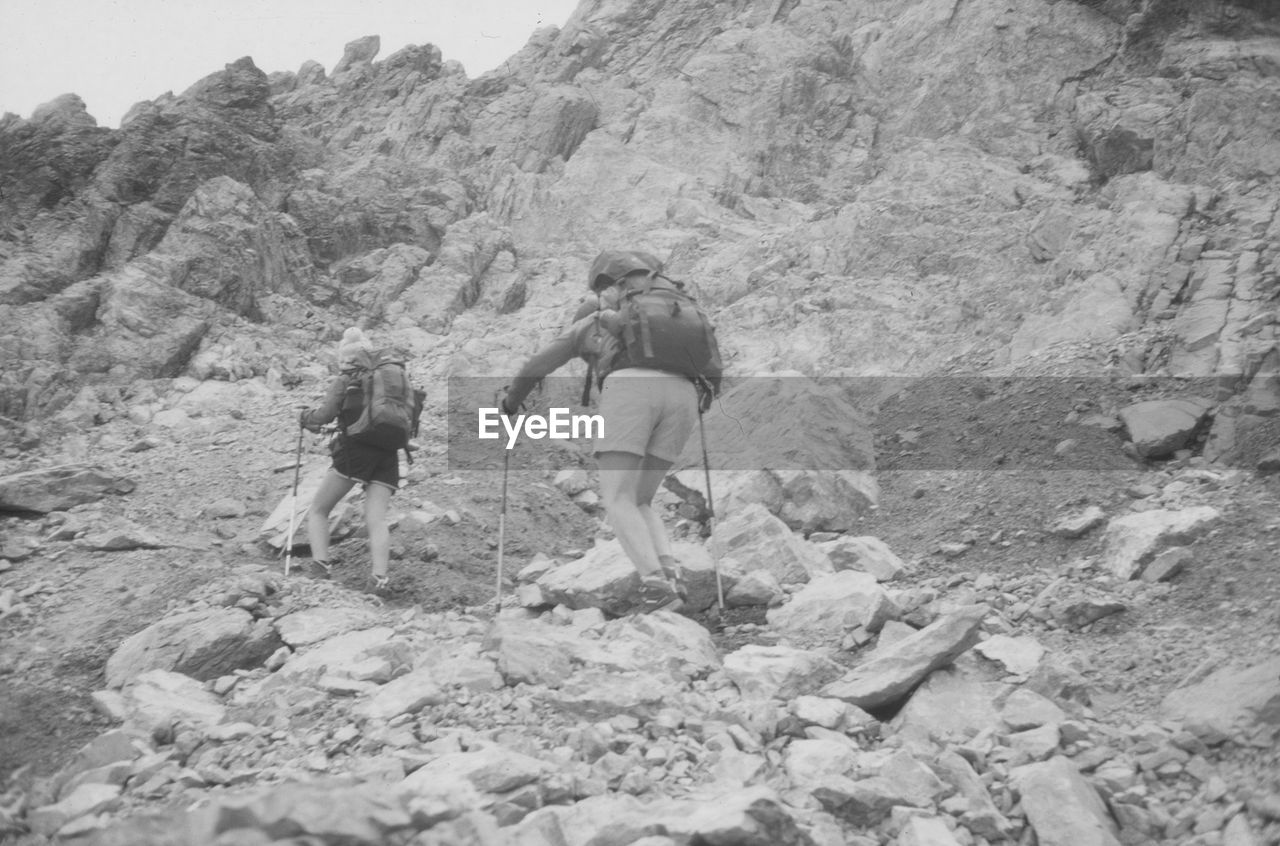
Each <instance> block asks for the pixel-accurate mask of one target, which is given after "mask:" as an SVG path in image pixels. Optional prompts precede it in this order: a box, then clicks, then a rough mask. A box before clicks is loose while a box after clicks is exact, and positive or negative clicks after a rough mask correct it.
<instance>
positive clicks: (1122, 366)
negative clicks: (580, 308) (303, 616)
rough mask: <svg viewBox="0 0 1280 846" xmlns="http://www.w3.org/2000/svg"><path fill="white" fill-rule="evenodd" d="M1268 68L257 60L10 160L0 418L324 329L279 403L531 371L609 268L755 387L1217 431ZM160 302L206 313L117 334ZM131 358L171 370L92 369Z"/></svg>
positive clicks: (1238, 319)
mask: <svg viewBox="0 0 1280 846" xmlns="http://www.w3.org/2000/svg"><path fill="white" fill-rule="evenodd" d="M1278 33H1280V20H1278V19H1277V16H1276V14H1275V12H1274V10H1273V9H1272V7H1271V6H1270V5H1268V4H1265V3H1247V2H1240V3H1215V4H1209V5H1207V6H1202V5H1200V4H1185V3H1173V2H1160V1H1159V0H1146V2H1142V3H1138V2H1128V3H1126V2H1121V0H1109V2H1105V3H1097V2H1065V0H1064V2H1036V3H1031V4H1018V5H1016V6H1014V7H1011V6H1010V5H1009V4H1005V3H998V2H994V0H991V1H990V2H988V0H919V2H911V3H906V4H903V3H888V2H860V3H847V2H836V0H825V1H824V0H805V2H794V0H755V2H751V1H750V0H736V1H735V2H709V0H680V2H655V1H654V0H648V2H645V1H644V0H636V2H613V1H612V0H598V1H597V0H587V1H586V2H584V3H583V4H582V5H581V6H580V7H579V9H578V10H577V12H576V13H575V14H574V15H573V17H572V18H571V19H570V20H569V22H568V23H567V24H566V25H565V27H564V28H563V29H559V30H557V29H555V28H548V29H545V30H541V31H539V32H537V33H535V34H534V35H533V37H532V38H531V39H530V41H529V43H528V45H527V46H526V47H525V48H524V49H523V50H521V51H520V52H519V53H518V54H516V55H515V56H513V57H512V58H511V59H510V61H509V62H508V63H506V65H504V67H503V68H502V69H500V70H498V71H495V72H492V73H490V74H487V75H485V76H483V77H481V78H479V79H475V80H470V79H467V78H466V77H465V75H464V74H463V73H462V72H461V68H460V67H459V66H458V65H457V64H456V63H450V62H448V61H444V60H443V58H442V56H441V55H440V51H439V50H438V49H437V48H435V47H433V46H431V45H425V46H420V47H408V48H405V49H404V50H401V51H400V52H398V53H396V54H395V55H392V56H389V57H387V58H386V59H385V60H382V61H376V60H375V59H376V56H377V53H378V47H379V45H378V40H377V38H376V37H370V38H365V39H360V40H358V41H354V42H352V44H351V45H349V46H348V49H347V52H346V54H345V55H344V56H343V58H342V59H341V60H340V61H339V62H338V63H337V65H335V66H334V68H333V69H332V71H331V72H328V73H326V72H325V70H324V69H323V68H322V67H321V66H319V65H318V64H315V63H310V62H309V63H307V64H306V65H304V66H303V67H302V68H300V69H299V70H298V71H297V72H296V73H275V74H272V75H270V76H268V75H266V74H264V73H263V72H262V71H261V70H259V69H258V68H256V67H255V66H254V64H253V62H252V61H251V60H250V59H248V58H245V59H240V60H239V61H237V62H234V63H233V64H230V65H228V66H227V68H226V69H225V70H224V71H221V72H218V73H215V74H213V75H211V76H210V77H208V78H207V79H205V80H203V81H201V82H200V83H198V84H196V85H195V86H193V87H192V88H191V89H190V90H188V91H186V92H184V93H183V94H182V95H181V96H177V97H166V98H162V99H161V100H158V101H155V102H152V103H143V104H140V105H139V106H138V107H136V108H135V109H134V110H133V111H132V112H131V113H130V114H129V115H128V116H127V118H126V120H125V121H124V124H123V126H122V127H121V129H120V130H118V131H112V130H103V129H99V128H97V127H95V126H94V125H93V121H92V119H91V118H90V117H89V116H88V115H86V114H85V112H84V108H83V104H81V103H80V102H79V101H78V99H76V98H74V97H66V98H62V99H60V100H59V101H55V102H54V103H51V104H49V105H48V106H46V107H43V108H42V109H40V110H37V112H36V113H35V114H34V115H32V116H31V117H30V119H27V120H22V119H18V118H16V117H14V116H6V118H5V119H4V122H3V123H2V124H0V138H3V145H2V146H0V149H2V150H3V151H4V152H3V154H0V172H2V173H3V178H4V183H5V186H6V188H5V192H4V197H3V198H2V199H0V231H3V240H2V241H0V303H3V305H0V310H2V312H3V313H2V314H0V323H2V324H3V325H4V326H5V327H7V328H6V330H4V332H3V336H2V337H0V349H2V350H3V365H0V366H2V368H3V370H2V373H0V380H2V381H0V413H2V414H3V415H4V416H7V417H10V418H13V419H16V420H24V419H32V418H41V417H45V416H47V415H49V414H50V413H52V412H55V411H56V410H57V409H58V408H60V407H62V406H64V405H65V404H66V403H67V402H69V401H70V399H71V398H72V396H73V395H74V392H75V390H76V388H77V386H79V385H82V384H85V383H89V384H92V383H98V382H102V381H103V380H109V381H111V382H112V383H114V384H124V383H127V382H128V381H129V380H130V379H132V378H142V379H148V378H156V377H165V376H172V375H177V374H178V373H181V372H182V371H183V369H184V367H185V366H186V364H187V362H188V361H189V359H190V357H191V356H192V355H193V354H194V353H196V352H197V351H198V350H199V349H200V344H201V343H204V344H205V345H206V346H210V345H214V344H217V343H225V341H226V339H227V337H228V336H229V335H231V336H234V335H237V334H245V333H248V334H250V335H253V334H254V333H255V332H256V331H257V330H255V329H254V327H253V325H252V324H253V322H255V321H256V322H262V321H266V322H267V323H270V322H272V321H274V320H280V319H284V318H283V317H282V316H283V315H286V314H294V315H296V313H297V312H299V311H300V310H310V313H312V314H313V315H314V316H315V319H317V320H320V321H321V322H320V323H318V324H317V323H313V324H308V325H307V327H306V329H305V330H303V329H298V331H297V332H296V333H295V334H294V335H292V336H290V335H289V333H287V332H286V333H275V337H274V338H269V337H268V338H266V342H268V343H267V351H266V352H264V353H263V354H262V355H261V356H260V357H259V359H258V360H257V361H255V362H254V363H253V364H252V365H250V366H249V370H250V371H251V372H257V373H258V374H259V375H262V374H264V373H265V372H266V371H267V370H268V369H269V368H271V367H273V366H274V367H276V368H277V370H282V371H289V370H290V368H291V367H293V366H296V356H294V355H293V353H295V352H296V351H297V350H298V349H299V347H300V345H301V348H302V349H303V350H305V349H306V346H307V345H308V344H310V343H312V342H313V341H314V340H315V336H316V335H317V334H320V335H322V336H323V335H324V334H325V332H330V333H331V332H332V325H336V323H335V324H331V325H327V326H326V324H324V321H323V318H324V317H327V316H328V317H333V318H334V319H335V320H337V319H341V318H347V317H349V316H351V315H352V314H360V315H363V320H364V321H365V322H366V323H367V324H369V325H372V326H375V327H377V328H380V329H382V328H386V329H388V330H390V331H393V332H394V333H396V335H397V337H398V338H399V340H400V341H401V342H402V343H405V344H407V345H409V346H411V347H412V348H413V349H414V350H415V351H416V352H418V353H419V355H420V357H421V360H422V361H423V362H424V366H425V367H426V368H427V369H429V371H430V375H431V376H440V375H444V374H446V373H455V374H456V373H490V372H503V371H505V370H506V369H509V367H510V366H511V365H512V364H513V363H514V362H515V361H516V360H518V359H519V358H520V357H522V356H523V355H524V354H525V353H526V352H527V351H528V350H529V349H530V348H532V347H533V346H534V345H535V344H536V343H537V342H538V341H539V340H540V339H541V338H544V337H545V336H546V333H547V332H548V331H550V329H551V327H553V326H554V325H556V324H558V323H559V322H561V321H562V320H563V318H564V315H565V311H566V309H567V308H568V307H569V306H570V305H571V304H572V303H573V302H575V301H576V300H577V299H578V297H579V294H580V290H581V289H580V280H581V278H582V273H583V269H584V267H585V264H586V262H587V261H589V260H590V258H591V257H592V256H593V255H594V254H595V252H596V251H597V250H598V249H600V248H602V247H607V246H618V245H635V246H640V247H644V248H646V249H650V250H653V251H655V252H657V253H659V254H661V255H663V256H664V257H669V267H670V270H671V272H672V275H674V276H677V277H680V278H686V279H688V280H690V281H692V282H694V283H695V284H696V287H697V290H698V292H699V293H700V295H701V296H702V297H703V298H704V299H705V300H706V301H707V302H708V303H709V305H710V306H711V308H712V309H713V311H714V312H715V313H716V314H717V316H718V321H719V323H720V324H721V325H722V326H723V333H722V334H723V336H724V338H725V340H726V343H727V346H728V348H729V350H730V358H731V362H730V364H731V366H732V367H733V368H734V369H735V371H736V372H739V373H758V372H765V371H770V370H799V371H801V372H805V373H809V374H814V375H819V374H821V375H854V374H879V373H894V374H918V373H926V372H932V371H935V370H937V369H938V368H940V367H943V366H944V365H946V364H947V363H948V362H950V365H949V366H953V367H963V368H964V369H968V370H980V369H982V368H989V367H992V366H1004V365H1009V366H1013V367H1015V368H1017V367H1023V366H1025V365H1027V364H1028V363H1029V362H1032V361H1034V360H1035V358H1036V357H1037V356H1040V355H1043V353H1044V351H1045V350H1046V349H1048V348H1050V347H1054V346H1055V345H1056V348H1057V349H1058V352H1057V353H1055V354H1054V357H1053V360H1054V361H1059V362H1060V363H1061V364H1062V365H1063V366H1066V367H1068V369H1077V370H1083V371H1092V370H1098V369H1099V368H1100V367H1102V366H1103V365H1106V364H1108V363H1110V364H1111V365H1112V366H1113V368H1119V372H1122V373H1153V374H1157V373H1159V374H1176V375H1189V376H1208V377H1215V378H1216V379H1217V380H1218V382H1219V383H1220V385H1221V389H1222V393H1223V396H1222V397H1220V398H1225V396H1227V395H1229V394H1232V393H1237V392H1241V391H1244V390H1245V388H1246V386H1247V385H1248V384H1249V383H1250V381H1251V379H1252V377H1253V375H1254V374H1255V373H1256V372H1258V370H1259V368H1260V367H1263V366H1264V365H1265V367H1266V368H1267V370H1266V371H1264V372H1269V371H1270V369H1272V365H1273V364H1274V363H1275V360H1276V358H1277V354H1276V352H1275V329H1274V322H1273V317H1274V311H1273V309H1272V308H1271V305H1270V302H1271V296H1272V295H1273V293H1274V292H1275V289H1276V284H1277V280H1276V273H1277V271H1276V256H1277V252H1278V250H1280V248H1277V247H1276V237H1275V236H1276V235H1277V233H1278V232H1280V221H1277V218H1276V202H1275V191H1274V184H1275V178H1276V175H1277V171H1280V141H1278V140H1277V138H1278V137H1280V134H1278V133H1277V129H1278V128H1280V126H1277V123H1280V117H1277V116H1278V115H1280V109H1277V108H1275V100H1276V97H1277V96H1278V95H1277V94H1276V93H1275V92H1276V88H1275V77H1276V75H1277V74H1278V73H1280V35H1278ZM149 285H161V286H163V287H164V288H165V289H166V291H168V289H176V290H173V291H170V292H168V293H166V295H165V297H167V298H170V299H171V298H174V297H182V296H194V297H195V298H197V299H198V300H200V301H202V302H203V301H212V302H213V303H215V304H216V307H215V308H213V309H212V310H210V308H209V307H208V306H207V305H204V304H194V302H193V305H192V306H191V307H190V308H189V309H186V311H187V313H188V316H189V317H190V319H191V320H192V321H193V324H192V325H191V326H190V327H188V328H186V329H184V330H183V331H176V330H174V331H167V332H165V333H162V334H161V335H155V334H151V333H147V332H145V331H139V329H138V328H137V327H134V326H130V325H128V324H127V322H126V323H122V324H119V325H116V324H111V323H110V320H111V314H112V308H113V306H112V303H113V302H114V301H115V300H116V299H117V298H119V297H122V296H129V295H130V294H129V292H132V291H135V289H136V288H137V287H138V286H143V287H145V286H149ZM165 297H160V298H157V299H156V302H157V303H162V302H163V301H164V300H165ZM141 298H142V299H143V300H146V301H150V300H151V299H152V298H151V297H149V296H142V297H141ZM289 303H293V305H289ZM104 321H106V322H104ZM246 321H248V322H246ZM295 322H296V321H295ZM17 327H22V331H15V329H16V328H17ZM103 327H106V328H105V329H104V328H103ZM104 331H106V332H112V333H116V334H117V335H120V334H121V333H122V335H123V337H118V338H117V339H116V340H115V341H114V343H115V344H116V345H120V344H125V345H126V346H127V345H128V343H136V344H138V345H140V346H142V347H143V348H146V349H147V353H146V354H145V355H141V356H137V357H131V356H128V355H124V356H122V357H121V359H120V360H119V361H118V362H113V363H111V364H109V365H107V366H101V362H100V363H99V366H97V367H95V368H93V369H92V370H91V371H86V369H85V368H84V367H81V366H80V365H79V362H83V361H85V360H86V359H96V358H97V350H98V347H99V345H100V341H99V338H100V337H101V336H102V334H103V332H104ZM262 334H263V335H264V336H265V335H268V334H271V333H262ZM129 339H132V340H131V341H130V340H129ZM286 341H287V342H286ZM273 343H274V346H273V345H272V344H273ZM1064 344H1065V345H1066V346H1063V345H1064ZM1072 344H1074V345H1075V346H1072ZM1072 361H1074V363H1072V364H1069V365H1068V363H1069V362H1072ZM1055 366H1056V365H1055ZM1268 391H1271V392H1274V391H1272V389H1270V388H1268ZM1255 393H1257V391H1255ZM1268 402H1274V400H1267V399H1266V398H1257V397H1255V398H1254V399H1251V400H1249V402H1248V405H1249V407H1250V409H1253V410H1258V409H1263V408H1264V406H1266V405H1267V403H1268ZM1242 413H1243V412H1242ZM1229 416H1230V414H1227V413H1224V414H1223V415H1222V417H1223V419H1226V418H1227V417H1229ZM1250 422H1251V423H1256V421H1250ZM1220 434H1222V432H1221V430H1220ZM1229 435H1230V433H1229V432H1226V433H1225V434H1222V437H1219V438H1218V439H1217V440H1216V442H1217V443H1218V444H1219V447H1220V448H1222V449H1226V448H1228V447H1229V446H1230V444H1231V441H1230V439H1229V437H1228V436H1229Z"/></svg>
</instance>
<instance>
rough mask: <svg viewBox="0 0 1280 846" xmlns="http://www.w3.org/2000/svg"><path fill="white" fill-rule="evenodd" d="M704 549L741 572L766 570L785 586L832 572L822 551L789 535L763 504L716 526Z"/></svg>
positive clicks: (828, 561) (829, 563)
mask: <svg viewBox="0 0 1280 846" xmlns="http://www.w3.org/2000/svg"><path fill="white" fill-rule="evenodd" d="M707 548H708V550H709V551H710V552H711V554H712V555H713V556H715V557H716V558H718V559H721V560H723V559H726V558H731V559H732V560H733V561H734V562H735V564H736V566H737V567H738V568H739V569H741V570H742V571H744V572H748V573H749V572H752V571H754V570H766V571H768V572H769V573H770V574H772V575H773V576H774V577H775V578H776V579H777V580H778V581H779V582H780V583H782V584H784V585H785V584H802V583H804V582H807V581H809V579H810V578H812V577H813V576H814V575H817V574H821V573H831V572H834V568H833V567H832V566H831V560H830V559H829V558H827V556H826V555H824V554H823V552H822V550H820V549H818V547H817V546H816V545H815V544H811V543H809V542H808V541H806V540H804V539H803V538H801V537H798V536H796V535H794V534H792V532H791V529H789V528H787V524H786V523H784V522H782V521H781V520H779V519H778V518H777V517H774V516H773V515H772V514H770V513H769V511H768V510H767V509H766V508H765V507H764V506H762V505H749V506H747V507H746V508H744V509H742V510H740V511H738V512H737V513H735V514H733V515H732V516H731V517H729V519H727V520H725V521H724V522H721V523H717V524H716V527H715V531H714V532H713V533H712V535H711V539H710V541H708V543H707Z"/></svg>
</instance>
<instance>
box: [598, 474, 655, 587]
mask: <svg viewBox="0 0 1280 846" xmlns="http://www.w3.org/2000/svg"><path fill="white" fill-rule="evenodd" d="M643 461H644V459H643V458H642V457H641V456H639V455H633V454H631V453H629V452H602V453H600V454H599V455H598V456H596V462H597V463H598V464H599V466H600V498H601V499H602V500H603V501H604V508H605V511H606V512H607V513H608V515H609V524H610V525H611V526H613V531H614V534H616V535H617V536H618V543H620V544H622V551H623V552H625V553H626V554H627V557H628V558H630V559H631V563H632V564H634V565H635V568H636V571H637V572H638V573H639V574H640V576H641V578H648V577H650V576H661V575H662V565H661V564H660V563H659V561H658V550H657V548H656V547H655V546H654V543H653V538H652V537H651V532H650V529H649V521H648V519H647V518H646V517H645V515H644V513H643V512H642V511H641V509H640V505H639V502H638V499H637V498H638V495H639V491H640V480H641V478H642V477H643V475H644V473H643V470H642V469H641V464H642V462H643ZM650 497H652V494H650Z"/></svg>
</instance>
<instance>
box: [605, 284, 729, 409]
mask: <svg viewBox="0 0 1280 846" xmlns="http://www.w3.org/2000/svg"><path fill="white" fill-rule="evenodd" d="M657 278H661V279H663V280H664V281H665V282H667V283H669V285H658V284H655V279H657ZM618 312H619V325H620V327H621V334H620V338H619V340H620V341H621V342H622V349H621V350H620V351H619V352H618V355H617V356H616V357H615V358H614V360H613V366H612V368H611V369H612V370H618V369H620V368H623V367H651V368H653V369H655V370H666V371H668V372H670V373H679V374H682V375H684V376H688V377H689V378H691V379H693V380H694V381H695V382H698V383H700V384H703V385H706V386H708V387H713V388H716V387H718V385H719V377H720V374H721V372H722V370H723V366H722V364H721V361H720V347H719V345H718V344H717V343H716V332H715V327H713V326H712V325H711V321H710V320H709V319H708V318H707V315H706V313H704V312H703V311H702V309H701V308H699V307H698V303H697V301H696V300H694V299H693V297H691V296H689V295H688V294H686V293H685V292H684V284H683V283H681V282H677V281H675V280H672V279H667V278H666V277H665V276H664V277H658V276H657V274H652V275H650V276H648V277H646V278H644V279H643V280H642V281H638V282H633V283H630V284H629V286H628V287H627V289H626V290H624V291H623V293H622V300H621V302H620V303H619V309H618Z"/></svg>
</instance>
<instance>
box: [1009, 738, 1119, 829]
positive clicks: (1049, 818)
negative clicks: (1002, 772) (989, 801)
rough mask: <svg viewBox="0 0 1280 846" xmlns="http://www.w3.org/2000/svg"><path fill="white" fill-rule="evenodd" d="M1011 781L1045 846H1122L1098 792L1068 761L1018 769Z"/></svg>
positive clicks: (1060, 760)
mask: <svg viewBox="0 0 1280 846" xmlns="http://www.w3.org/2000/svg"><path fill="white" fill-rule="evenodd" d="M1011 778H1012V781H1013V784H1014V786H1015V787H1016V788H1017V790H1018V792H1019V793H1021V794H1022V809H1023V810H1024V811H1025V812H1026V814H1027V819H1028V820H1029V821H1030V823H1031V827H1032V828H1033V829H1035V832H1036V837H1037V838H1038V839H1039V842H1040V843H1041V844H1043V846H1119V844H1120V841H1119V840H1118V839H1117V832H1116V826H1115V823H1114V822H1112V820H1111V816H1110V814H1108V813H1107V807H1106V805H1105V804H1103V801H1102V798H1101V797H1100V796H1099V795H1098V791H1097V790H1095V789H1094V787H1093V785H1091V784H1090V783H1089V782H1088V781H1087V780H1086V779H1085V778H1084V776H1082V775H1080V773H1079V771H1077V770H1076V768H1075V766H1073V765H1072V763H1071V761H1070V760H1069V759H1067V758H1062V757H1056V758H1050V759H1049V760H1048V761H1043V762H1040V763H1035V764H1027V765H1025V766H1022V767H1016V768H1014V769H1013V771H1012V773H1011Z"/></svg>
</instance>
